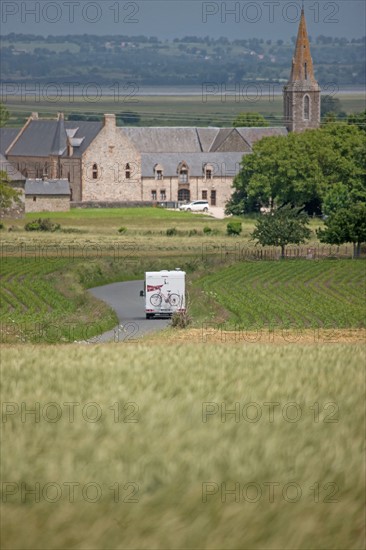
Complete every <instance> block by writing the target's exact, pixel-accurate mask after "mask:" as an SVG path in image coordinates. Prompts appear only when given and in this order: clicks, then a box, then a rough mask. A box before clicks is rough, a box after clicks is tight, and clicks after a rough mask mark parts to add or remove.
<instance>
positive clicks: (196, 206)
mask: <svg viewBox="0 0 366 550" xmlns="http://www.w3.org/2000/svg"><path fill="white" fill-rule="evenodd" d="M179 210H184V211H185V212H208V201H193V202H190V203H189V204H181V205H180V207H179Z"/></svg>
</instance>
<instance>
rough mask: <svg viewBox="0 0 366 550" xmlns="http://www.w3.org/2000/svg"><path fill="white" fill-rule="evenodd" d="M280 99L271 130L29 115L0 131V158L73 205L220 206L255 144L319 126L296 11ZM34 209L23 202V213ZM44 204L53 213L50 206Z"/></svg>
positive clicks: (314, 85) (303, 29)
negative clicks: (280, 115)
mask: <svg viewBox="0 0 366 550" xmlns="http://www.w3.org/2000/svg"><path fill="white" fill-rule="evenodd" d="M283 95H284V122H285V125H284V126H283V127H274V128H192V127H189V128H188V127H187V128H182V127H176V128H171V127H167V128H163V127H157V128H137V127H118V126H117V125H116V117H115V115H113V114H106V115H104V121H103V122H85V121H80V122H78V121H65V120H64V116H63V114H62V113H59V115H58V118H57V120H43V119H42V120H40V119H39V118H38V114H37V113H33V114H32V115H31V117H30V118H29V120H28V121H27V122H26V124H25V125H24V127H23V128H22V129H21V130H20V131H18V130H13V129H6V128H5V129H1V131H0V137H1V141H2V146H1V152H3V154H4V156H5V157H6V159H7V161H8V162H9V163H11V164H12V165H13V166H14V168H15V169H16V170H18V171H19V172H21V173H22V174H23V176H25V177H26V178H29V179H44V180H48V179H49V180H50V181H51V180H53V181H55V180H62V179H67V181H68V182H69V189H70V200H71V202H72V203H75V204H76V205H83V204H84V205H86V204H87V205H97V204H99V205H103V206H109V205H110V206H116V205H123V204H153V203H157V202H165V201H168V202H174V203H177V202H183V201H190V200H196V199H207V200H208V201H209V203H210V205H211V206H224V205H225V203H226V202H227V200H228V199H229V198H230V195H231V193H232V183H233V178H234V177H235V175H236V174H237V173H238V172H239V170H240V163H241V161H242V158H243V156H245V155H248V154H251V152H252V150H253V145H254V143H255V142H256V141H258V140H260V139H262V138H264V137H266V136H278V135H287V132H288V131H290V132H300V131H304V130H306V129H311V128H318V127H319V125H320V88H319V85H318V83H317V82H316V80H315V77H314V70H313V62H312V58H311V54H310V44H309V39H308V35H307V30H306V23H305V15H304V11H303V10H302V13H301V20H300V24H299V32H298V37H297V43H296V48H295V54H294V58H293V61H292V70H291V76H290V79H289V82H288V83H287V85H286V86H285V87H284V91H283ZM40 200H41V199H40ZM40 200H38V199H37V200H36V201H34V203H35V204H37V202H38V204H41V202H40ZM42 200H43V203H42V204H46V202H47V201H46V202H45V200H44V199H42ZM64 200H65V196H64V198H63V199H62V205H64ZM32 201H33V199H32ZM35 204H32V205H30V202H29V201H28V200H27V205H28V207H29V208H31V207H35ZM47 204H48V206H49V207H50V208H51V207H52V208H53V205H56V201H53V200H52V201H51V200H49V201H48V202H47ZM62 208H63V206H62Z"/></svg>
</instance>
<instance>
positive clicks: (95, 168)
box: [92, 163, 98, 180]
mask: <svg viewBox="0 0 366 550" xmlns="http://www.w3.org/2000/svg"><path fill="white" fill-rule="evenodd" d="M92 176H93V180H97V179H98V165H97V164H96V163H94V164H93V169H92Z"/></svg>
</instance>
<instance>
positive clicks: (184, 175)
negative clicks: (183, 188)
mask: <svg viewBox="0 0 366 550" xmlns="http://www.w3.org/2000/svg"><path fill="white" fill-rule="evenodd" d="M178 180H179V183H188V166H187V164H186V163H185V162H181V164H180V165H179V166H178Z"/></svg>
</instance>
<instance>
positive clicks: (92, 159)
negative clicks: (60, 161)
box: [81, 115, 143, 202]
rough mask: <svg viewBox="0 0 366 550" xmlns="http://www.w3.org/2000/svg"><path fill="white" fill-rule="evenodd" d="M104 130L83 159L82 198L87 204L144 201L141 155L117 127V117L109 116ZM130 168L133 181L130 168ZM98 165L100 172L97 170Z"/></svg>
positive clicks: (106, 117)
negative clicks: (92, 202) (127, 169)
mask: <svg viewBox="0 0 366 550" xmlns="http://www.w3.org/2000/svg"><path fill="white" fill-rule="evenodd" d="M104 118H105V120H104V127H103V128H102V130H101V131H100V132H99V134H98V135H97V137H96V138H95V139H94V140H93V142H92V143H91V144H90V146H89V147H88V149H87V151H85V153H84V155H83V159H82V184H81V188H82V193H81V195H82V198H81V200H82V201H83V202H85V201H98V202H103V201H106V202H113V201H140V200H143V197H142V192H141V191H142V188H141V155H140V154H139V152H138V151H137V149H136V148H135V147H134V145H133V144H132V143H131V141H130V140H129V139H128V138H127V137H126V136H125V135H124V134H123V133H122V132H121V131H120V129H119V128H117V127H116V118H115V116H114V115H105V117H104ZM127 164H129V166H130V171H129V172H130V173H129V176H130V177H129V178H128V177H127V174H126V165H127ZM94 165H96V171H94V170H93V167H94Z"/></svg>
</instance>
